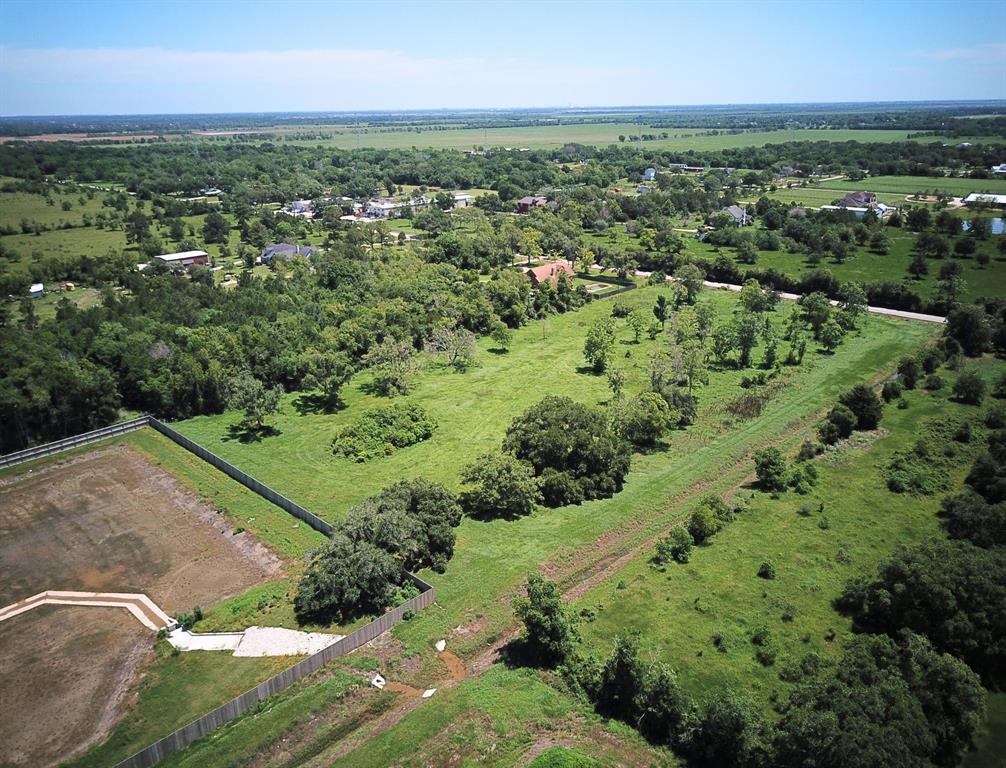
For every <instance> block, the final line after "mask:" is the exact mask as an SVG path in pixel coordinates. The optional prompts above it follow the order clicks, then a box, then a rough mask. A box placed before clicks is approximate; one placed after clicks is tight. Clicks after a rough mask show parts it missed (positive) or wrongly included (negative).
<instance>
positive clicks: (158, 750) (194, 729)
mask: <svg viewBox="0 0 1006 768" xmlns="http://www.w3.org/2000/svg"><path fill="white" fill-rule="evenodd" d="M409 577H410V578H411V579H412V581H413V583H414V584H415V585H416V586H417V587H418V588H419V589H421V590H422V592H420V594H418V595H416V596H415V597H413V598H412V599H411V600H408V601H406V602H404V603H402V604H401V605H400V606H398V607H397V608H392V609H391V610H390V611H388V612H387V613H385V614H384V615H383V616H380V617H378V618H376V619H374V620H373V621H372V622H370V623H369V624H366V625H364V626H362V627H360V628H359V629H358V630H356V631H355V632H351V633H350V634H348V635H346V636H345V637H344V638H342V640H339V641H337V642H335V643H333V644H332V645H330V646H328V647H327V648H325V649H323V650H321V651H319V652H318V653H316V654H314V655H313V656H308V657H307V658H306V659H304V660H303V661H300V662H297V663H296V664H294V665H293V666H292V667H290V668H289V669H285V670H283V671H282V672H280V673H279V674H278V675H275V676H273V677H271V678H269V679H268V680H266V681H265V682H264V683H259V684H258V685H256V686H255V687H254V688H252V689H251V690H248V691H245V692H244V693H242V694H241V695H240V696H238V697H236V698H233V699H231V700H230V701H228V702H227V703H226V704H224V705H222V706H219V707H217V708H216V709H214V710H213V711H212V712H207V713H206V714H205V715H203V716H202V717H200V718H198V719H196V720H193V721H192V722H191V723H189V724H188V725H186V726H183V727H181V728H179V729H178V730H177V731H175V732H174V733H169V734H168V735H167V736H165V737H164V738H163V739H160V740H158V741H155V742H154V743H153V744H151V745H150V746H149V747H147V748H146V749H142V750H140V751H139V752H137V753H136V754H135V755H132V756H131V757H127V758H126V759H125V760H123V761H122V762H121V763H118V764H117V765H116V766H115V768H150V766H153V765H155V764H157V763H158V762H160V761H161V760H163V759H164V758H166V757H168V755H172V754H174V753H175V752H178V751H179V750H181V749H183V748H185V747H187V746H188V745H189V744H191V743H192V742H194V741H197V740H198V739H201V738H202V737H203V736H207V735H208V734H210V733H212V732H213V731H214V730H216V729H217V728H219V727H220V726H222V725H224V724H226V723H228V722H230V721H231V720H233V719H235V718H236V717H240V716H241V715H243V714H244V713H246V712H248V711H249V710H251V709H253V708H254V707H255V706H256V705H258V704H259V702H262V701H264V700H265V699H267V698H269V697H270V696H272V695H273V694H275V693H279V692H280V691H283V690H286V689H287V688H289V687H290V686H291V685H293V684H294V683H296V682H297V681H298V680H300V679H302V678H304V677H306V676H307V675H310V674H312V673H314V672H317V671H318V670H319V669H321V668H322V667H323V666H325V665H326V664H327V663H328V662H330V661H332V659H334V658H336V657H338V656H342V655H343V654H345V653H349V652H350V651H352V650H355V649H356V648H359V647H360V646H361V645H363V644H365V643H369V642H370V641H371V640H373V639H374V638H375V637H377V636H378V635H380V634H382V633H384V632H387V631H388V630H389V629H391V628H392V627H393V626H395V625H396V624H397V623H398V622H400V621H401V620H402V618H403V617H404V616H405V614H406V613H409V612H413V613H414V612H416V611H420V610H422V609H423V608H426V607H427V606H428V605H432V604H433V587H431V586H430V585H429V584H427V583H426V582H425V581H423V580H422V579H420V578H419V577H418V576H414V575H413V574H409Z"/></svg>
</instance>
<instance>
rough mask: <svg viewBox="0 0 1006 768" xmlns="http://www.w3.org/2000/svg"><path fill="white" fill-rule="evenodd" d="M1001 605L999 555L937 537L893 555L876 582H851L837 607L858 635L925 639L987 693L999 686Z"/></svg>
mask: <svg viewBox="0 0 1006 768" xmlns="http://www.w3.org/2000/svg"><path fill="white" fill-rule="evenodd" d="M1003 605H1006V551H1004V550H1002V549H1000V548H992V549H981V548H979V547H976V546H974V545H973V544H971V543H970V542H968V541H947V540H945V539H936V540H933V541H929V542H924V543H922V544H918V545H915V546H914V547H911V548H909V549H903V550H901V551H900V552H899V553H897V554H895V555H894V556H893V557H892V558H891V560H889V561H888V562H886V563H885V564H884V565H882V566H881V568H880V572H879V575H878V577H877V579H876V580H874V581H872V582H870V583H867V584H851V585H850V586H848V587H847V588H846V590H845V593H844V594H843V596H842V598H841V600H840V602H839V606H840V607H841V608H842V609H843V610H845V611H847V612H848V613H850V614H851V615H852V616H853V618H854V620H855V622H856V625H857V626H858V627H860V628H862V629H866V630H869V631H874V632H884V633H888V634H890V635H892V636H894V635H896V634H897V633H898V632H899V631H900V630H902V629H910V630H912V631H914V632H918V633H919V634H922V635H925V636H927V637H928V638H929V640H930V641H931V642H932V644H933V645H934V646H935V647H936V648H937V649H938V650H940V651H943V652H946V653H950V654H953V655H954V656H957V657H958V658H959V659H961V660H962V661H964V662H965V663H966V664H967V665H968V666H970V667H971V668H972V669H973V670H974V671H975V672H977V673H978V674H979V675H980V676H981V677H982V678H983V680H984V681H985V683H986V684H987V685H991V686H993V687H995V686H1001V685H1002V684H1003V683H1004V682H1006V646H1004V645H1003V643H1002V638H1004V637H1006V611H1003V610H1002V606H1003Z"/></svg>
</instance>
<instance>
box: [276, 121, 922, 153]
mask: <svg viewBox="0 0 1006 768" xmlns="http://www.w3.org/2000/svg"><path fill="white" fill-rule="evenodd" d="M341 130H342V131H343V132H342V133H338V134H335V133H333V134H332V135H329V136H326V137H325V138H322V139H295V138H292V137H285V139H284V140H285V141H287V142H289V143H292V144H305V145H310V146H329V147H338V148H339V149H355V148H357V147H373V148H376V149H400V148H408V147H417V148H426V149H471V148H472V147H476V146H484V147H512V148H514V149H517V148H522V147H527V148H532V149H538V148H552V147H561V146H562V145H563V144H569V143H571V142H574V143H578V144H593V145H595V146H607V145H608V144H618V143H619V141H618V137H619V136H620V135H624V136H626V137H629V136H632V135H637V134H639V133H641V132H642V133H656V134H660V133H662V132H664V131H666V132H667V133H668V134H669V136H668V138H666V139H653V140H651V141H645V142H644V141H639V142H630V141H629V140H628V138H626V142H625V144H626V146H630V145H631V146H634V147H639V148H647V147H649V148H653V149H678V150H682V151H685V150H709V151H714V150H719V149H733V148H736V147H761V146H764V145H766V144H781V143H783V142H787V141H860V142H890V141H905V140H906V138H907V136H908V133H909V132H908V131H893V130H890V131H889V130H861V131H860V130H847V129H838V130H826V129H813V128H801V129H792V130H785V131H750V132H746V133H728V132H726V131H724V132H722V133H719V134H717V135H709V134H706V133H704V132H702V131H697V130H695V129H689V128H677V129H676V128H667V129H664V128H650V127H648V126H640V125H636V124H633V123H608V124H598V125H585V124H574V125H554V126H536V127H530V128H486V129H481V128H461V129H454V130H443V131H437V130H420V131H414V130H413V131H391V130H387V131H375V130H372V131H367V130H366V129H361V130H360V131H359V132H355V131H354V129H353V128H352V127H351V126H346V127H344V128H342V129H341ZM320 132H321V131H320V130H319V133H320ZM940 140H941V139H940V138H939V137H925V138H922V139H916V141H921V142H928V141H940Z"/></svg>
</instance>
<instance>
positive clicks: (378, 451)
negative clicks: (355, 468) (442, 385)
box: [332, 403, 437, 462]
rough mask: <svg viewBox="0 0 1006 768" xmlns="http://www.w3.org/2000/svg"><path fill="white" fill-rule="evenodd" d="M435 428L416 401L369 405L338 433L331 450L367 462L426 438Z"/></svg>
mask: <svg viewBox="0 0 1006 768" xmlns="http://www.w3.org/2000/svg"><path fill="white" fill-rule="evenodd" d="M436 428H437V423H436V422H435V421H434V420H433V419H432V418H430V416H429V415H427V413H426V411H425V410H423V408H422V407H421V406H419V405H417V404H415V403H399V404H395V405H389V406H387V407H384V408H371V409H369V410H366V411H364V412H363V414H362V415H361V416H360V418H359V419H357V421H356V423H354V424H351V425H350V426H348V427H345V428H344V429H343V430H342V431H341V432H339V434H338V435H337V436H336V438H335V440H334V441H333V442H332V449H333V451H334V452H335V454H336V455H338V456H345V457H346V458H349V459H353V460H354V461H358V462H364V461H369V460H370V459H375V458H377V457H379V456H388V455H390V454H392V453H394V452H395V451H396V450H398V449H399V448H405V447H407V446H410V445H415V444H416V443H420V442H422V441H423V440H428V439H429V438H430V437H432V435H433V432H434V431H435V430H436Z"/></svg>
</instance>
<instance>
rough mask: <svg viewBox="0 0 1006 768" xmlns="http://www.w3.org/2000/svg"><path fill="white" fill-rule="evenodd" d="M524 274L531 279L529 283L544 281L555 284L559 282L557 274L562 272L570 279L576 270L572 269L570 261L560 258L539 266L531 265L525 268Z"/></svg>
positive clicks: (537, 283)
mask: <svg viewBox="0 0 1006 768" xmlns="http://www.w3.org/2000/svg"><path fill="white" fill-rule="evenodd" d="M526 274H527V276H528V277H529V278H530V279H531V285H534V286H538V285H541V284H542V283H544V282H545V281H548V282H550V283H552V284H553V285H555V284H556V283H557V282H559V275H563V274H564V275H566V276H567V277H568V278H569V279H571V280H572V279H573V278H574V277H576V270H575V269H573V265H572V264H571V263H570V262H568V261H566V260H564V259H561V260H559V261H550V262H548V263H546V264H542V265H541V266H540V267H531V268H529V269H528V270H527V272H526Z"/></svg>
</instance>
